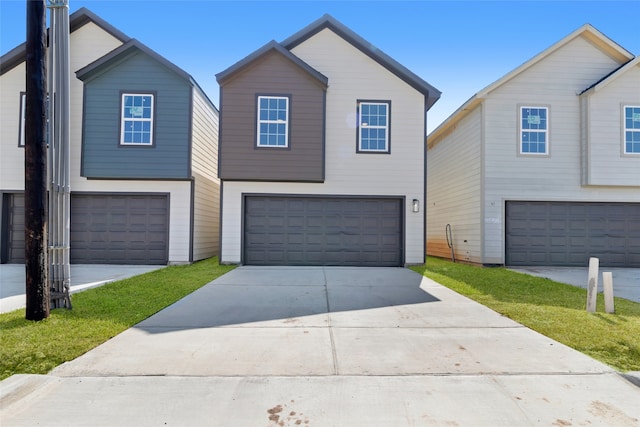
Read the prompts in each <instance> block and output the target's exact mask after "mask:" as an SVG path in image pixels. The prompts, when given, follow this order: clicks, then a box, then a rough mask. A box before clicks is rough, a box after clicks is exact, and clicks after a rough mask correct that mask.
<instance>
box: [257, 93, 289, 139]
mask: <svg viewBox="0 0 640 427" xmlns="http://www.w3.org/2000/svg"><path fill="white" fill-rule="evenodd" d="M263 99H266V100H270V99H277V100H281V99H284V100H285V102H286V107H285V114H286V117H287V118H286V119H285V120H284V145H277V144H276V145H271V144H261V143H260V136H261V133H260V125H261V124H267V125H268V124H279V125H280V124H283V121H282V120H281V119H276V120H269V119H265V120H262V119H260V101H261V100H263ZM256 119H257V127H256V147H260V148H289V97H288V96H278V95H259V96H258V105H257V114H256Z"/></svg>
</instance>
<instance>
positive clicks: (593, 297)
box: [587, 257, 600, 313]
mask: <svg viewBox="0 0 640 427" xmlns="http://www.w3.org/2000/svg"><path fill="white" fill-rule="evenodd" d="M599 266H600V260H599V259H598V258H593V257H591V258H589V283H588V285H587V311H588V312H589V313H595V311H596V301H597V299H598V267H599Z"/></svg>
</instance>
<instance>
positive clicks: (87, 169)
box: [82, 52, 191, 179]
mask: <svg viewBox="0 0 640 427" xmlns="http://www.w3.org/2000/svg"><path fill="white" fill-rule="evenodd" d="M128 91H131V92H144V93H154V94H155V100H154V102H155V106H154V107H155V110H154V123H153V126H154V131H153V146H151V147H147V146H121V145H120V133H119V132H120V114H121V113H120V108H121V96H122V92H128ZM190 92H191V86H190V85H189V84H188V83H187V82H186V81H184V79H183V78H181V77H179V76H177V75H176V74H174V73H173V72H171V71H169V70H168V69H167V68H165V67H164V66H163V65H160V64H159V63H158V62H156V61H155V60H153V59H151V58H149V57H148V56H146V55H145V54H142V53H140V52H138V53H133V54H131V55H130V56H129V57H127V58H126V59H125V60H124V61H122V62H120V63H118V64H117V65H115V66H113V67H112V68H111V69H109V70H107V71H106V72H105V73H104V74H102V75H100V76H98V77H96V78H93V79H91V80H89V81H87V82H85V100H84V102H85V110H84V137H83V151H82V153H83V159H82V161H83V169H82V171H83V176H86V177H90V178H91V177H93V178H154V179H158V178H189V176H188V168H189V112H190V110H191V106H190V104H189V101H190Z"/></svg>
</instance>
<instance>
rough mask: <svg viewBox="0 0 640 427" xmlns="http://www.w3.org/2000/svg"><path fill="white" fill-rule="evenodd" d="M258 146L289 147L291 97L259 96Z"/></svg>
mask: <svg viewBox="0 0 640 427" xmlns="http://www.w3.org/2000/svg"><path fill="white" fill-rule="evenodd" d="M257 116H258V132H257V133H258V136H257V141H256V144H257V146H258V147H275V148H287V147H289V98H288V97H286V96H258V114H257Z"/></svg>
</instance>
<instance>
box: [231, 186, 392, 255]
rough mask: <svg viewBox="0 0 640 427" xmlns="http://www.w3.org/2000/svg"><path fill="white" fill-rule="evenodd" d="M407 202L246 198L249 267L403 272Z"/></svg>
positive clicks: (245, 213) (245, 219)
mask: <svg viewBox="0 0 640 427" xmlns="http://www.w3.org/2000/svg"><path fill="white" fill-rule="evenodd" d="M402 206H403V204H402V199H399V198H368V197H362V198H354V197H349V198H346V197H296V196H246V197H245V199H244V260H243V262H244V263H245V264H249V265H348V266H401V265H402V264H403V262H404V260H403V250H402V249H403V238H402V230H403V227H402V210H403V209H402Z"/></svg>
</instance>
